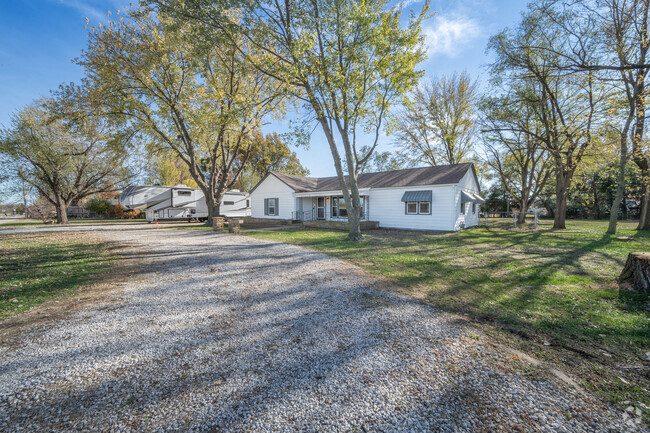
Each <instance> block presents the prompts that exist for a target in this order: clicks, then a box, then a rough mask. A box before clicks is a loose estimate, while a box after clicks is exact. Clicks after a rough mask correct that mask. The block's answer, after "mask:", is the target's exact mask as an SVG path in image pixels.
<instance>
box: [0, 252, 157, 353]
mask: <svg viewBox="0 0 650 433" xmlns="http://www.w3.org/2000/svg"><path fill="white" fill-rule="evenodd" d="M111 249H112V250H113V251H114V252H115V253H113V254H115V256H116V258H117V262H116V263H115V264H113V265H111V266H108V267H107V268H106V270H105V272H104V273H103V275H102V276H101V281H99V282H97V283H94V284H90V285H86V286H83V287H81V288H79V289H78V290H77V291H76V292H75V293H74V294H73V295H70V296H61V297H58V298H55V299H51V300H49V301H46V302H44V303H42V304H40V305H37V306H35V307H33V308H31V309H29V310H27V311H25V312H22V313H19V314H16V315H13V316H10V317H7V318H5V319H2V320H0V346H10V347H16V346H19V345H20V344H21V336H22V335H24V334H25V333H28V332H38V331H39V330H42V331H43V330H45V329H46V328H47V327H48V325H50V324H52V323H54V322H57V321H60V320H63V319H66V318H69V317H71V316H72V315H74V314H76V313H78V312H79V311H82V310H84V309H87V308H90V307H92V306H94V305H98V304H101V303H106V302H111V301H114V302H119V300H120V299H119V294H120V293H121V292H122V290H123V288H124V286H125V285H126V284H127V283H130V282H134V281H137V279H138V278H144V277H143V276H142V275H141V274H142V271H141V266H140V263H141V261H142V259H141V258H140V257H141V255H140V254H126V253H127V252H132V251H133V250H134V249H135V247H134V246H132V245H131V246H125V245H121V244H117V243H111ZM138 252H141V249H138Z"/></svg>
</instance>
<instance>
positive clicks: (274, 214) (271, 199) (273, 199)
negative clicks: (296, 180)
mask: <svg viewBox="0 0 650 433" xmlns="http://www.w3.org/2000/svg"><path fill="white" fill-rule="evenodd" d="M275 201H276V199H275V198H269V199H267V202H266V204H267V209H266V213H267V215H269V216H278V213H277V209H278V206H277V203H276V202H275ZM271 203H273V208H272V209H273V212H271Z"/></svg>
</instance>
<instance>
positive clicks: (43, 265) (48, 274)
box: [0, 226, 114, 318]
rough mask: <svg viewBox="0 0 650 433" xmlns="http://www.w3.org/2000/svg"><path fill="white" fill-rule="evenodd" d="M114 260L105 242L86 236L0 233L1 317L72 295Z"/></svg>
mask: <svg viewBox="0 0 650 433" xmlns="http://www.w3.org/2000/svg"><path fill="white" fill-rule="evenodd" d="M0 227H2V226H0ZM113 262H114V258H113V257H112V256H111V254H110V250H109V247H108V245H107V244H106V243H102V242H99V241H96V240H93V239H90V238H88V237H85V236H84V237H77V236H74V235H70V234H55V233H47V234H16V235H14V234H7V235H0V318H3V317H7V316H9V315H12V314H15V313H19V312H21V311H25V310H27V309H29V308H31V307H33V306H35V305H38V304H40V303H42V302H45V301H47V300H49V299H52V298H55V297H58V296H62V295H67V294H72V293H74V292H75V291H76V290H77V289H79V288H80V287H82V286H83V285H86V284H89V283H92V282H94V281H96V280H97V279H98V277H99V276H100V275H101V274H102V272H104V271H106V269H107V266H110V265H111V264H112V263H113Z"/></svg>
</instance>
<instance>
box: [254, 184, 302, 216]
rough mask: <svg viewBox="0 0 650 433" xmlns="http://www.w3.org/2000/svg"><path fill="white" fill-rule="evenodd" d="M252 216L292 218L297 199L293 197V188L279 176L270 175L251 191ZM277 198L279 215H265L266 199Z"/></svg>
mask: <svg viewBox="0 0 650 433" xmlns="http://www.w3.org/2000/svg"><path fill="white" fill-rule="evenodd" d="M250 198H251V216H252V217H253V218H272V219H291V217H292V212H293V211H294V210H295V206H296V200H295V199H294V197H293V189H291V188H289V187H288V186H287V184H285V183H284V182H282V181H281V180H280V179H278V178H277V177H275V176H273V175H270V176H268V177H267V178H266V179H264V181H263V182H262V183H261V184H259V185H258V186H257V188H256V189H255V190H254V191H253V192H252V193H251V195H250ZM265 198H277V199H278V200H279V204H278V208H279V211H280V213H279V215H277V216H270V215H264V199H265Z"/></svg>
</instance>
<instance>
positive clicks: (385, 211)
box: [368, 185, 454, 230]
mask: <svg viewBox="0 0 650 433" xmlns="http://www.w3.org/2000/svg"><path fill="white" fill-rule="evenodd" d="M423 190H431V191H432V201H431V215H406V212H405V204H404V202H402V196H403V195H404V192H406V191H423ZM453 203H454V187H453V186H449V185H444V186H418V187H408V188H390V189H371V190H370V194H369V207H370V211H369V214H368V216H369V220H370V221H379V226H380V227H385V228H399V229H413V230H453V219H452V216H453V215H454V209H453V208H452V206H453Z"/></svg>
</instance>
